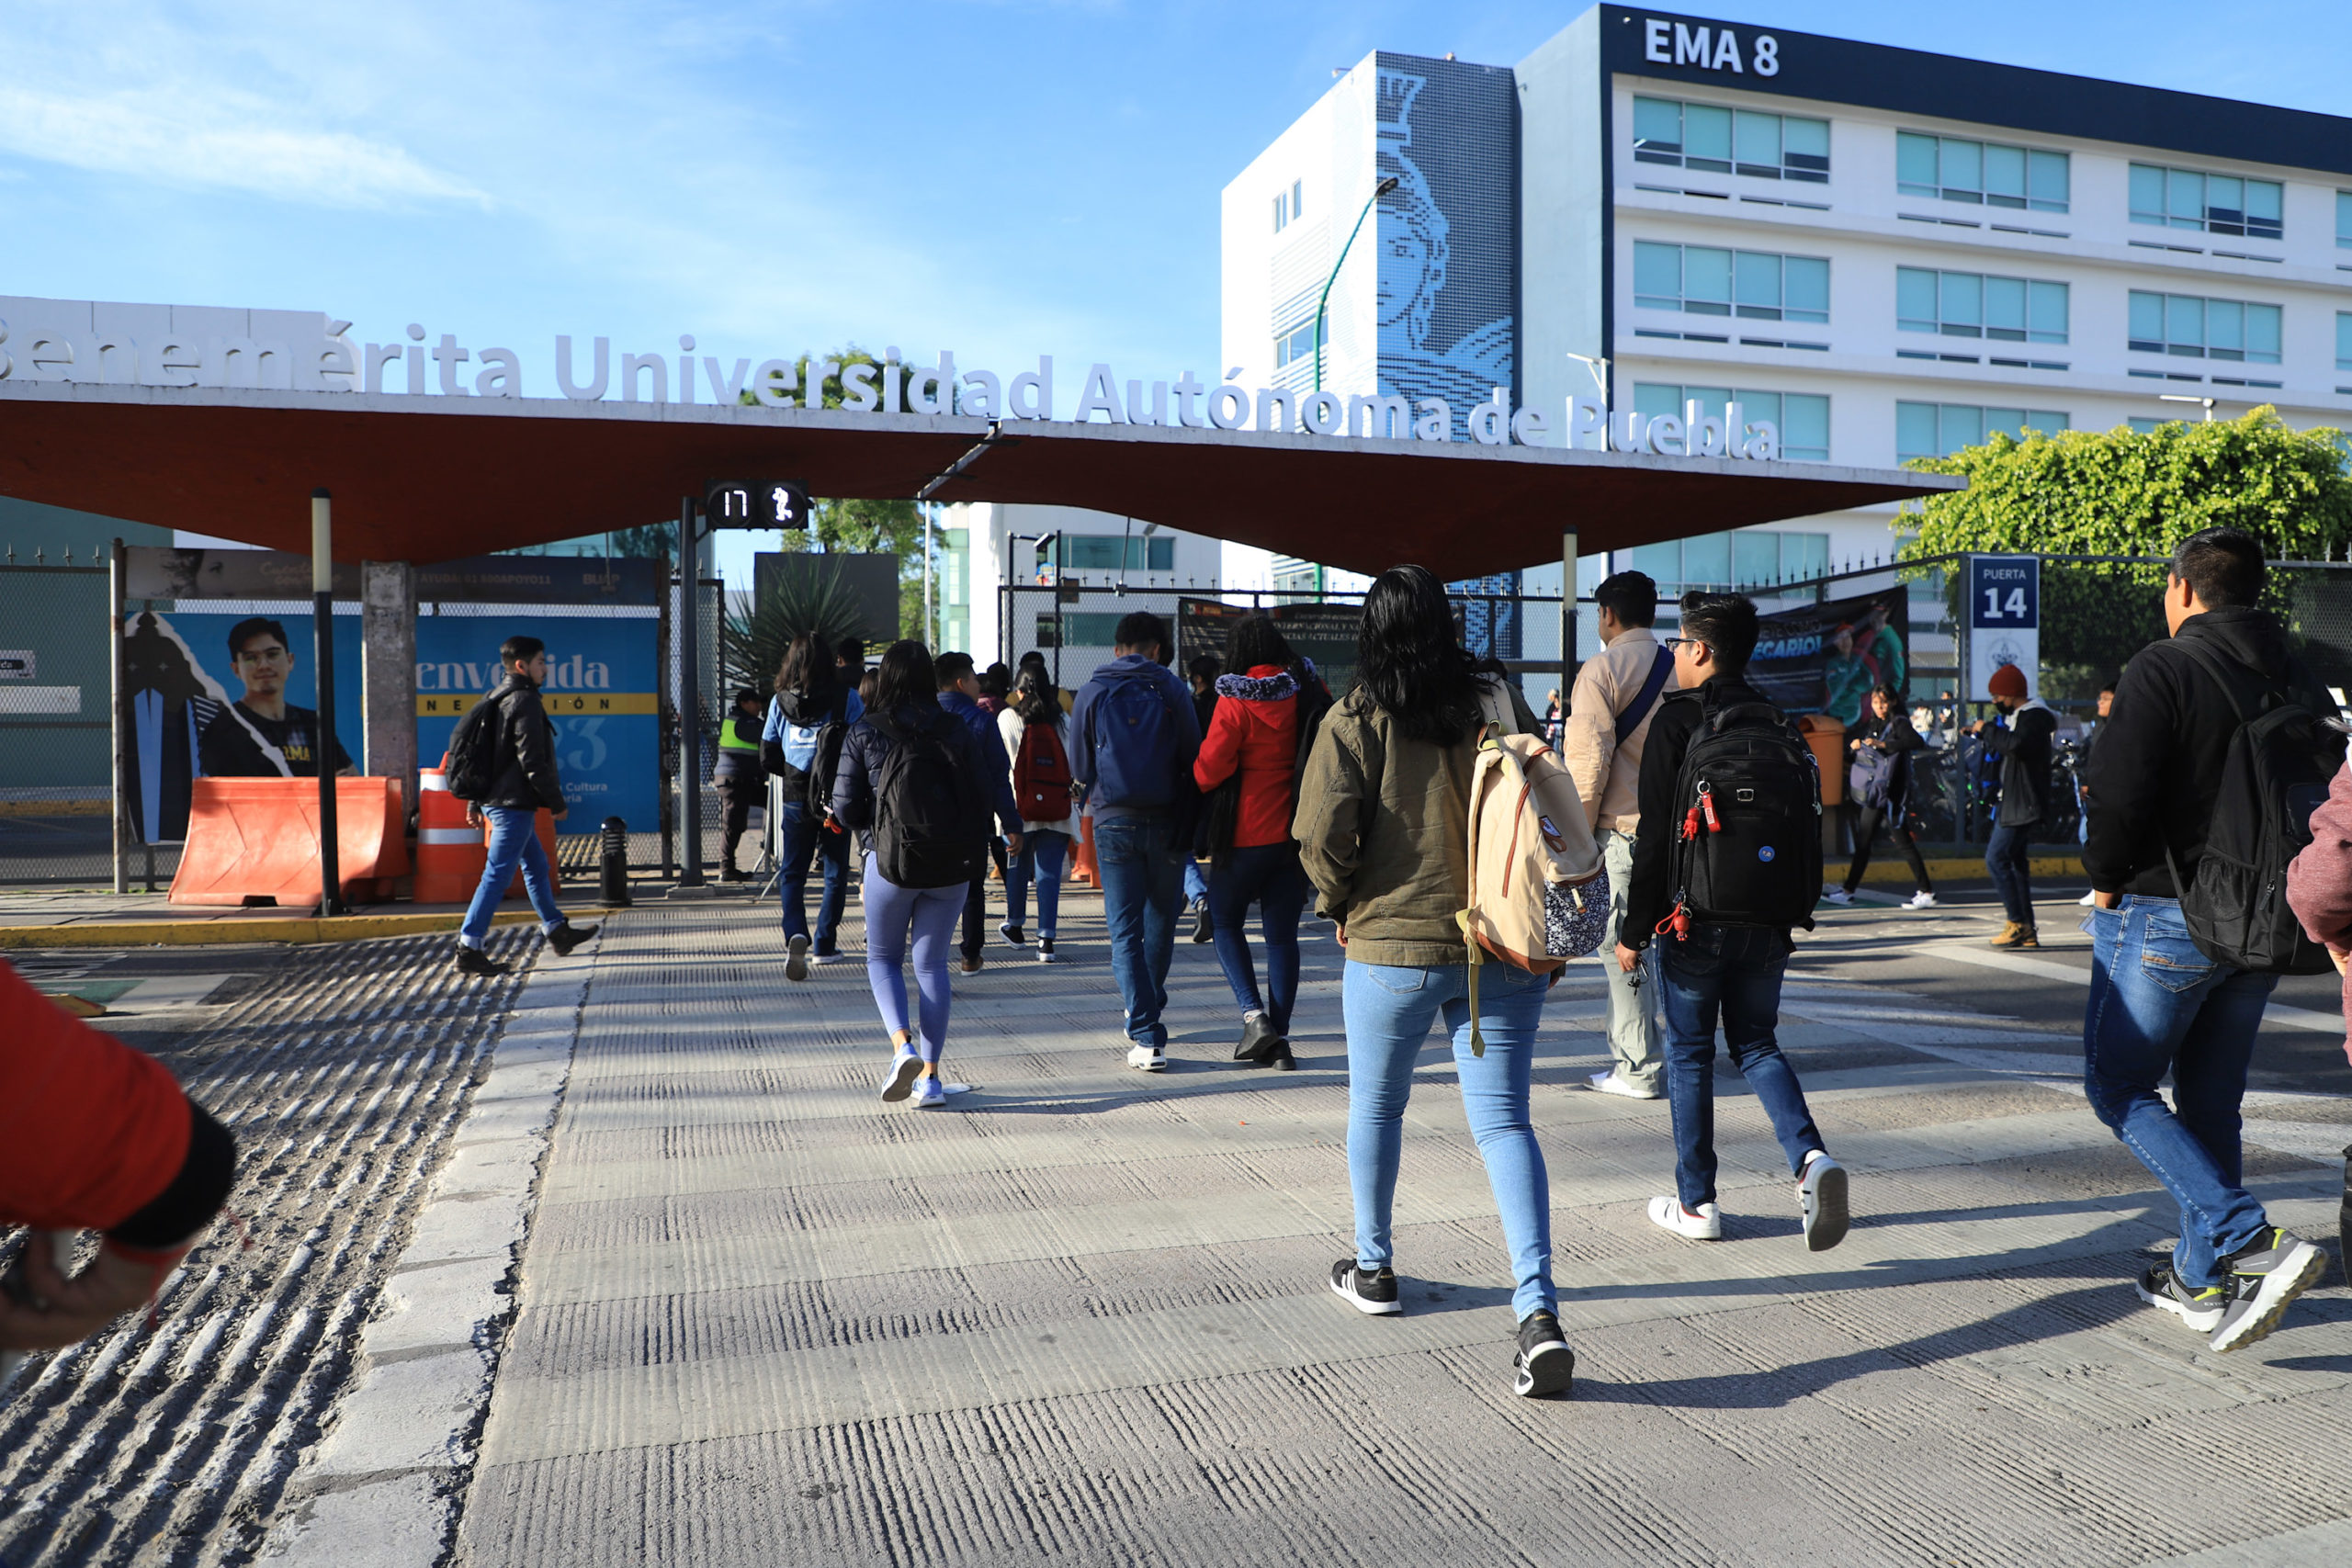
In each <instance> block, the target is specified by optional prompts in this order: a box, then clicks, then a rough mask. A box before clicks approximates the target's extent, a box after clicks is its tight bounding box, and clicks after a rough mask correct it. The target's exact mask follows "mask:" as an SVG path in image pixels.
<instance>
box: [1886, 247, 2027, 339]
mask: <svg viewBox="0 0 2352 1568" xmlns="http://www.w3.org/2000/svg"><path fill="white" fill-rule="evenodd" d="M1894 324H1895V326H1896V327H1897V328H1898V329H1899V330H1901V331H1903V332H1906V333H1938V334H1939V335H1940V336H1943V337H1973V338H1992V339H1994V340H1996V341H1997V342H2002V343H2064V342H2065V341H2066V285H2064V284H2063V283H2049V282H2045V281H2043V280H2041V279H2039V278H2027V277H1988V276H1985V275H1984V274H1981V273H1974V272H1936V271H1932V270H1930V269H1928V268H1927V267H1918V266H1899V267H1896V268H1895V269H1894Z"/></svg>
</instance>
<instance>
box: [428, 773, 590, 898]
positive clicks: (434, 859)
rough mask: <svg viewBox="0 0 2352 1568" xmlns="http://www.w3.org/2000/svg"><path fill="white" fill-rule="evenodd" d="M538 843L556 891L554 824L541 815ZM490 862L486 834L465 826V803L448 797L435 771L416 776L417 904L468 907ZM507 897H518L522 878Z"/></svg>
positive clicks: (443, 779) (517, 876)
mask: <svg viewBox="0 0 2352 1568" xmlns="http://www.w3.org/2000/svg"><path fill="white" fill-rule="evenodd" d="M538 830H539V843H540V844H541V845H542V846H543V847H544V848H545V849H546V850H547V852H548V873H549V874H551V875H553V876H554V877H555V880H556V884H557V886H562V883H563V877H562V874H561V873H560V872H559V871H558V870H557V867H556V861H555V818H554V816H553V815H552V814H551V813H549V812H548V811H545V810H542V811H540V813H539V819H538ZM489 859H490V843H489V839H488V836H487V834H486V831H485V829H481V828H469V827H467V826H466V803H465V802H464V801H462V800H459V799H458V797H457V796H456V795H451V794H450V793H449V784H448V780H447V777H446V776H445V775H444V774H443V773H442V771H441V770H440V769H439V768H419V769H418V770H417V773H416V901H417V902H418V903H420V904H469V903H471V902H473V897H474V889H475V888H477V887H479V886H481V869H482V867H483V865H484V864H486V863H488V862H489ZM506 897H509V898H520V897H523V875H522V874H521V873H520V872H517V873H515V880H514V881H513V882H512V883H511V884H509V885H508V886H507V889H506Z"/></svg>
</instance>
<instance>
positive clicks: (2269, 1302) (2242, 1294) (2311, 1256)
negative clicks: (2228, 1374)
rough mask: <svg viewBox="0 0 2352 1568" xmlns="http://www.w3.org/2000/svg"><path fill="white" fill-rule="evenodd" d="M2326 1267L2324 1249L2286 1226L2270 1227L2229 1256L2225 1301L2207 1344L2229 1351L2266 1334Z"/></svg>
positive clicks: (2213, 1347)
mask: <svg viewBox="0 0 2352 1568" xmlns="http://www.w3.org/2000/svg"><path fill="white" fill-rule="evenodd" d="M2326 1268H2327V1254H2326V1253H2324V1252H2322V1251H2321V1250H2320V1249H2319V1248H2318V1247H2313V1246H2312V1244H2311V1243H2310V1242H2307V1241H2305V1240H2303V1239H2302V1238H2301V1237H2300V1236H2298V1235H2293V1234H2292V1233H2290V1232H2288V1231H2282V1230H2276V1229H2274V1230H2272V1231H2271V1232H2270V1233H2269V1234H2268V1235H2266V1236H2264V1237H2263V1238H2262V1239H2261V1240H2260V1241H2258V1242H2256V1244H2255V1245H2254V1246H2252V1247H2247V1248H2245V1250H2244V1251H2242V1252H2239V1253H2236V1254H2234V1255H2233V1257H2232V1258H2230V1278H2229V1291H2230V1304H2229V1305H2228V1306H2226V1307H2223V1308H2222V1325H2221V1326H2220V1327H2219V1328H2216V1329H2215V1330H2213V1337H2212V1340H2211V1344H2210V1346H2209V1348H2211V1349H2214V1350H2235V1349H2237V1348H2240V1347H2241V1346H2245V1345H2251V1344H2253V1343H2254V1342H2255V1341H2256V1340H2257V1339H2262V1338H2265V1337H2268V1335H2269V1333H2270V1331H2271V1330H2272V1329H2274V1328H2276V1327H2278V1320H2279V1319H2280V1318H2281V1317H2283V1316H2285V1315H2286V1313H2287V1308H2288V1307H2289V1306H2290V1304H2291V1303H2293V1302H2294V1299H2295V1298H2296V1297H2297V1296H2300V1295H2301V1294H2302V1293H2303V1292H2305V1291H2307V1290H2309V1289H2311V1287H2312V1283H2313V1282H2314V1281H2315V1280H2318V1279H2319V1277H2320V1275H2321V1274H2322V1273H2323V1272H2324V1270H2325V1269H2326Z"/></svg>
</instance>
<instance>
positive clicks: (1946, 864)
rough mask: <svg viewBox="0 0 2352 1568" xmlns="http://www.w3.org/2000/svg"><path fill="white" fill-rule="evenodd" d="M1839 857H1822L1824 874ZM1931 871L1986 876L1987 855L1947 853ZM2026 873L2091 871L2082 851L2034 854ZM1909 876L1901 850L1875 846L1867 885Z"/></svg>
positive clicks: (2079, 877)
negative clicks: (2083, 858) (1975, 855)
mask: <svg viewBox="0 0 2352 1568" xmlns="http://www.w3.org/2000/svg"><path fill="white" fill-rule="evenodd" d="M1840 858H1841V857H1839V856H1838V855H1825V856H1823V857H1822V867H1821V869H1822V874H1823V875H1824V876H1825V877H1826V876H1828V875H1830V874H1832V873H1834V872H1836V871H1837V869H1838V861H1839V859H1840ZM1986 874H1987V873H1986V872H1985V859H1984V857H1983V856H1982V855H1979V856H1977V857H1976V858H1975V859H1973V860H1968V859H1963V858H1962V857H1961V856H1959V855H1947V856H1941V857H1939V858H1937V859H1933V860H1930V861H1928V875H1929V876H1931V877H1933V878H1934V879H1935V880H1936V881H1938V882H1965V881H1967V880H1968V879H1969V878H1971V877H1982V876H1985V875H1986ZM2026 874H2027V875H2029V876H2034V877H2050V878H2052V879H2053V880H2057V881H2064V880H2066V879H2067V878H2069V877H2071V878H2073V879H2075V881H2078V882H2083V881H2087V880H2088V879H2089V876H2090V874H2089V873H2088V872H2086V871H2085V870H2084V869H2083V862H2082V857H2081V856H2079V855H2035V856H2033V857H2032V858H2031V859H2030V860H2029V861H2028V862H2027V863H2026ZM1910 880H1911V868H1910V867H1909V866H1907V865H1905V864H1904V863H1903V856H1902V855H1901V853H1899V852H1896V851H1895V850H1893V849H1891V848H1880V849H1873V850H1872V851H1871V863H1870V865H1869V867H1868V868H1867V869H1866V870H1864V871H1863V873H1862V881H1863V883H1864V884H1865V885H1867V884H1870V883H1872V882H1901V883H1905V884H1907V883H1909V882H1910Z"/></svg>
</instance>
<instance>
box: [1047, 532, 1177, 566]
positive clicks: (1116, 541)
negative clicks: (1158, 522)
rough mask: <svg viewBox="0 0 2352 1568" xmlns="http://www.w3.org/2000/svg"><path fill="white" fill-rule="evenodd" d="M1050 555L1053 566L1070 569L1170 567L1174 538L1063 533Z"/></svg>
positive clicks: (1173, 550)
mask: <svg viewBox="0 0 2352 1568" xmlns="http://www.w3.org/2000/svg"><path fill="white" fill-rule="evenodd" d="M1122 547H1124V549H1125V560H1124V561H1122V559H1121V551H1122ZM1054 557H1055V564H1056V565H1057V566H1061V567H1065V568H1067V569H1069V570H1072V571H1173V570H1176V541H1175V540H1173V539H1168V538H1160V537H1157V536H1155V537H1151V538H1136V537H1134V536H1120V535H1117V534H1076V535H1072V534H1064V535H1063V536H1061V537H1060V539H1058V540H1057V541H1056V542H1055V545H1054Z"/></svg>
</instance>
